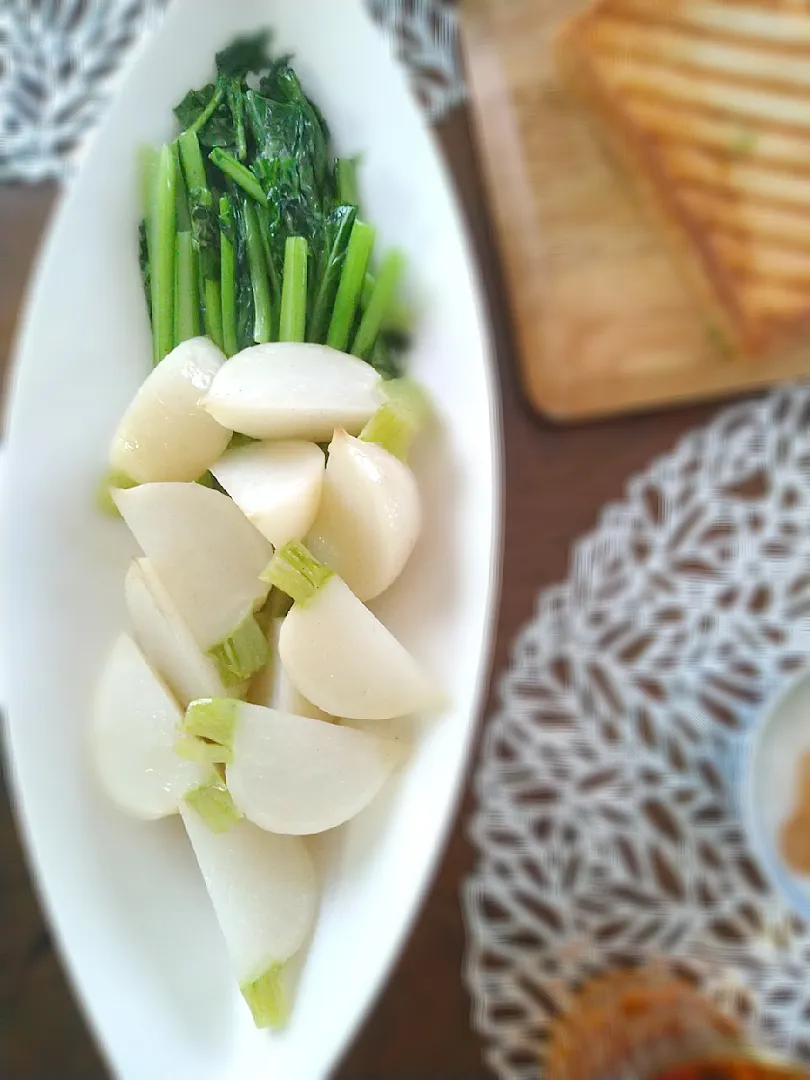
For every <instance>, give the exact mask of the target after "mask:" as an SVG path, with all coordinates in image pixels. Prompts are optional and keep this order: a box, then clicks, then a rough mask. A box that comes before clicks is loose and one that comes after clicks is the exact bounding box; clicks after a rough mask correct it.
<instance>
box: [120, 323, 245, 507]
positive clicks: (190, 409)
mask: <svg viewBox="0 0 810 1080" xmlns="http://www.w3.org/2000/svg"><path fill="white" fill-rule="evenodd" d="M224 362H225V356H224V355H223V353H222V352H220V350H219V349H218V348H217V347H216V345H214V344H212V342H210V341H209V340H208V339H207V338H203V337H197V338H192V339H191V340H189V341H184V342H183V343H182V344H181V345H178V346H177V348H176V349H174V350H173V351H172V352H171V353H169V355H168V356H167V357H166V358H165V359H164V360H162V361H161V363H160V364H158V366H157V367H156V368H155V369H154V370H153V371H152V372H151V374H150V375H149V377H148V378H147V380H146V382H144V384H143V385H142V386H141V388H140V390H139V391H138V392H137V394H136V395H135V398H134V399H133V401H132V404H131V405H130V406H129V408H128V409H127V411H126V412H125V413H124V417H123V419H122V420H121V422H120V424H119V425H118V429H117V431H116V433H115V437H114V438H113V444H112V448H111V451H110V471H111V476H112V477H113V478H114V479H115V481H116V482H114V483H113V486H114V487H131V486H132V483H129V484H126V483H121V482H120V478H128V479H129V480H130V481H134V482H135V483H138V484H147V483H154V482H156V481H166V480H188V481H191V480H197V479H198V478H199V477H200V476H202V474H203V473H204V472H205V471H206V469H208V468H209V467H210V466H211V465H212V464H213V463H214V462H215V461H216V460H217V458H219V457H220V455H221V454H222V453H223V452H224V451H225V448H226V447H227V445H228V442H229V441H230V438H231V432H230V431H228V430H227V429H226V428H224V427H222V426H221V424H218V423H217V422H216V420H214V419H213V417H212V416H211V415H210V414H209V413H207V412H206V411H205V409H204V408H203V407H202V402H203V399H204V398H205V395H206V394H207V393H208V390H209V388H210V387H211V384H212V382H213V381H214V376H215V375H216V373H217V372H218V371H219V369H220V368H221V367H222V365H223V363H224Z"/></svg>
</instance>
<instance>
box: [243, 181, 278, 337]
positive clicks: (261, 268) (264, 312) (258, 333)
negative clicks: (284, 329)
mask: <svg viewBox="0 0 810 1080" xmlns="http://www.w3.org/2000/svg"><path fill="white" fill-rule="evenodd" d="M244 213H245V236H246V241H247V255H248V264H249V266H250V283H251V287H252V289H253V306H254V309H255V319H254V323H253V340H254V341H255V342H256V343H257V344H261V343H263V342H266V341H270V340H271V339H272V336H273V309H272V305H271V302H270V285H269V281H268V277H267V266H266V264H265V258H264V246H263V243H262V238H261V233H260V229H259V219H258V217H257V216H256V210H255V208H254V207H253V205H252V204H251V203H250V201H249V200H247V199H245V204H244Z"/></svg>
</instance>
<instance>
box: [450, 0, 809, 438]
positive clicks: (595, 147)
mask: <svg viewBox="0 0 810 1080" xmlns="http://www.w3.org/2000/svg"><path fill="white" fill-rule="evenodd" d="M585 3H586V0H543V2H542V3H538V2H537V0H463V2H462V4H461V11H462V16H463V18H462V24H463V28H464V34H463V40H464V44H465V54H466V63H467V69H468V76H469V80H470V84H471V87H472V110H473V113H474V117H475V126H476V131H477V135H478V139H479V141H480V145H481V148H482V155H483V163H484V171H485V174H486V180H487V185H488V190H489V195H490V197H491V200H492V205H493V209H494V212H495V217H496V221H497V224H498V233H499V239H500V247H501V251H502V254H503V258H504V263H505V268H506V272H507V277H508V281H509V287H510V301H511V306H512V311H513V314H514V321H515V327H516V339H517V345H518V349H519V355H520V361H521V369H522V372H523V379H524V382H525V385H526V390H527V393H528V395H529V397H530V398H531V400H532V402H533V404H534V405H535V407H536V408H537V409H538V410H540V412H542V413H544V414H546V415H547V416H550V417H553V418H555V419H556V420H558V421H570V420H573V419H582V418H586V417H593V416H599V415H608V414H615V413H621V412H625V411H627V410H634V409H640V408H649V407H655V406H657V407H661V406H665V405H669V404H672V403H675V402H683V401H685V400H691V399H703V398H711V397H716V396H718V395H729V394H732V393H736V394H739V393H742V392H745V391H748V390H751V389H752V388H754V387H757V386H763V385H766V384H768V383H773V382H779V381H781V380H783V379H787V378H792V377H795V376H797V375H805V376H806V375H808V374H810V349H808V348H807V347H806V343H805V342H802V343H800V344H799V345H798V346H796V347H794V348H793V349H791V350H787V351H785V352H783V353H780V355H779V356H778V357H776V358H772V359H767V360H750V359H743V358H741V357H739V356H734V355H732V351H731V350H730V348H729V347H718V341H717V337H718V333H717V328H716V327H714V326H713V325H712V324H711V323H710V322H707V320H706V319H705V318H704V316H703V314H702V313H701V311H699V310H698V305H696V303H695V300H694V295H695V294H694V293H693V292H692V290H691V288H690V286H689V284H688V282H687V277H686V275H685V274H684V273H683V272H682V268H681V267H680V266H679V265H676V262H675V260H674V259H673V257H672V253H671V250H670V248H669V246H668V244H667V242H666V240H665V238H664V236H663V233H662V231H661V230H660V229H659V228H657V227H656V226H655V225H654V224H653V219H652V217H651V216H650V215H648V214H647V213H646V212H644V211H643V210H642V209H641V207H640V205H639V197H638V194H637V192H636V190H635V188H634V187H633V186H631V185H629V184H628V183H626V182H625V179H624V178H623V176H622V174H621V172H620V171H619V170H618V169H616V168H615V167H614V164H613V163H612V161H610V160H609V159H608V156H607V155H606V154H605V152H604V151H603V149H602V147H601V145H600V142H599V141H598V140H597V138H596V137H595V135H594V131H593V130H592V129H591V126H590V123H589V121H588V118H587V117H586V115H585V112H584V110H583V109H582V108H581V106H580V105H579V104H578V103H577V102H576V101H575V100H574V99H573V97H572V95H571V94H570V93H569V92H567V91H566V89H565V88H564V87H563V85H562V83H561V80H560V77H559V74H558V70H557V65H556V63H555V60H554V55H553V53H554V43H555V39H556V37H557V35H558V33H559V30H560V28H561V27H562V26H563V25H564V23H565V21H566V20H567V19H568V18H570V17H571V16H573V15H575V14H576V13H577V12H579V11H581V10H582V9H583V7H584V5H585Z"/></svg>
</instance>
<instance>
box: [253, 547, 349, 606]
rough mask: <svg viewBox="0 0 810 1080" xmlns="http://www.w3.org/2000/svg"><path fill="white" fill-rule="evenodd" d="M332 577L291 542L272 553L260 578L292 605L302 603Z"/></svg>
mask: <svg viewBox="0 0 810 1080" xmlns="http://www.w3.org/2000/svg"><path fill="white" fill-rule="evenodd" d="M333 576H334V575H333V573H332V571H331V570H330V569H329V568H328V567H326V566H324V565H323V564H322V563H319V562H318V560H317V559H316V558H315V556H314V555H313V554H312V553H311V552H310V551H308V550H307V548H305V547H304V545H303V544H301V543H299V542H298V541H297V540H291V541H290V542H289V543H288V544H285V545H284V547H283V548H281V549H280V550H279V551H277V552H276V553H275V555H274V556H273V558H272V559H271V560H270V562H269V564H268V566H267V569H266V570H264V571H263V572H262V574H261V579H262V581H267V582H269V583H270V584H271V585H272V586H273V587H274V588H276V589H280V590H281V591H282V592H285V593H286V594H287V595H288V596H291V597H292V598H293V600H294V601H295V602H296V604H306V603H308V602H309V601H310V600H311V599H312V598H313V597H314V596H315V594H316V593H317V592H318V590H319V589H322V588H323V586H324V585H325V584H326V583H327V581H329V579H330V578H331V577H333Z"/></svg>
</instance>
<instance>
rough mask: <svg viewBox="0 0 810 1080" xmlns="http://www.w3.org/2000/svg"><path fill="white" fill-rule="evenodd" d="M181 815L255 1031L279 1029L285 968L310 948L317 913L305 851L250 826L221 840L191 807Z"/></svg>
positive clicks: (292, 840)
mask: <svg viewBox="0 0 810 1080" xmlns="http://www.w3.org/2000/svg"><path fill="white" fill-rule="evenodd" d="M181 813H182V815H183V822H184V824H185V826H186V831H187V832H188V836H189V839H190V840H191V844H192V847H193V848H194V854H195V855H196V856H197V862H198V863H199V866H200V870H201V871H202V875H203V878H204V880H205V885H206V888H207V889H208V895H209V896H210V897H211V902H212V904H213V906H214V911H215V913H216V916H217V919H218V921H219V925H220V927H221V929H222V933H223V936H224V938H225V943H226V945H227V948H228V953H229V955H230V958H231V964H232V966H233V970H234V974H235V976H236V978H237V980H238V982H239V987H240V989H241V991H242V994H243V995H244V998H245V1000H246V1001H247V1003H248V1005H249V1006H250V1010H251V1012H252V1013H253V1019H254V1021H255V1022H256V1026H257V1027H262V1028H264V1027H279V1026H281V1025H282V1024H283V1023H284V1021H285V1020H286V1018H287V1014H288V1011H289V1009H288V1003H287V1001H286V1000H285V998H286V994H285V991H284V986H283V982H282V972H283V968H284V965H285V964H286V963H287V961H288V960H289V959H290V958H291V957H292V956H294V955H295V954H296V953H297V952H298V951H299V950H300V949H301V948H302V947H303V946H304V945H305V943H306V941H307V938H308V937H309V934H310V932H311V930H312V926H313V923H314V921H315V913H316V908H317V880H316V875H315V869H314V867H313V864H312V859H311V857H310V854H309V852H308V851H307V848H306V845H305V844H304V842H303V840H300V839H299V838H298V837H295V836H274V835H272V834H271V833H269V832H264V831H263V830H262V829H258V828H256V826H255V825H251V824H250V822H247V821H243V822H240V823H239V824H237V825H235V826H234V827H233V828H232V829H230V830H229V831H228V832H226V833H224V834H220V835H217V834H215V833H212V832H211V830H210V829H209V828H207V827H206V824H205V823H204V822H203V821H202V820H201V819H200V817H199V816H198V815H197V814H196V813H195V811H194V810H193V809H191V808H189V807H187V806H184V807H182V808H181Z"/></svg>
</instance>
